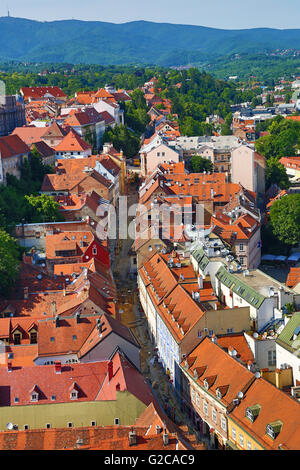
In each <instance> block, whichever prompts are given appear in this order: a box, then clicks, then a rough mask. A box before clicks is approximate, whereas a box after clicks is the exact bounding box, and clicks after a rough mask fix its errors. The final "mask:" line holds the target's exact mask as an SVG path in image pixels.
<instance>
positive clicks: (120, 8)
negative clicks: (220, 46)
mask: <svg viewBox="0 0 300 470" xmlns="http://www.w3.org/2000/svg"><path fill="white" fill-rule="evenodd" d="M243 4H244V5H245V6H244V7H243ZM8 8H9V9H10V14H11V16H15V17H22V18H30V19H35V20H42V21H52V20H62V19H71V18H75V19H81V20H95V21H109V22H113V23H125V22H127V21H135V20H142V19H143V20H148V21H155V22H158V23H163V22H165V23H180V24H194V25H202V26H211V27H215V28H225V29H230V28H232V29H241V28H255V27H272V28H281V29H283V28H300V0H251V1H250V2H249V1H248V2H247V1H244V2H243V1H242V0H150V1H148V2H147V1H145V0H144V1H143V0H127V1H126V0H51V1H50V2H45V1H41V0H1V1H0V16H6V15H7V9H8Z"/></svg>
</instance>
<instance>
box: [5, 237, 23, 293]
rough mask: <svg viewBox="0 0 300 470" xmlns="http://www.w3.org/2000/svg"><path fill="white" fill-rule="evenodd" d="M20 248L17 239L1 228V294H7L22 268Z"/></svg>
mask: <svg viewBox="0 0 300 470" xmlns="http://www.w3.org/2000/svg"><path fill="white" fill-rule="evenodd" d="M19 257H20V250H19V247H18V244H17V240H15V239H14V238H12V237H11V236H10V235H9V234H8V233H7V232H5V230H3V229H0V294H1V295H7V293H8V291H10V289H11V288H12V287H13V285H14V283H15V281H16V279H17V277H18V274H19V270H20V261H19Z"/></svg>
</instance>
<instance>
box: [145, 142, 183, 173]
mask: <svg viewBox="0 0 300 470" xmlns="http://www.w3.org/2000/svg"><path fill="white" fill-rule="evenodd" d="M179 161H180V154H179V152H177V151H176V150H174V149H172V148H171V147H169V146H168V145H165V144H160V145H158V146H157V147H155V148H154V149H152V150H150V151H149V152H143V153H141V173H142V175H143V176H146V175H149V174H151V173H152V172H153V171H154V170H155V169H156V168H157V167H158V166H159V165H162V164H164V163H178V162H179Z"/></svg>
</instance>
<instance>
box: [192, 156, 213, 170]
mask: <svg viewBox="0 0 300 470" xmlns="http://www.w3.org/2000/svg"><path fill="white" fill-rule="evenodd" d="M189 170H190V171H191V172H192V173H203V172H204V171H206V172H208V171H210V172H211V171H212V170H213V164H212V162H211V161H210V160H208V159H207V158H203V157H200V155H193V156H192V157H191V159H190V163H189Z"/></svg>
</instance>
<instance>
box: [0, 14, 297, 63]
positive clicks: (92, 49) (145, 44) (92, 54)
mask: <svg viewBox="0 0 300 470" xmlns="http://www.w3.org/2000/svg"><path fill="white" fill-rule="evenodd" d="M291 48H292V49H300V29H296V30H276V29H268V28H259V29H248V30H222V29H214V28H206V27H203V26H189V25H175V24H167V23H152V22H147V21H134V22H130V23H123V24H114V23H104V22H98V21H97V22H96V21H79V20H65V21H52V22H39V21H32V20H27V19H22V18H12V17H2V18H0V60H18V61H29V62H65V63H66V62H67V63H74V64H76V63H89V64H103V65H111V64H116V65H118V64H130V63H131V64H145V65H151V64H157V65H162V66H173V65H185V64H189V63H193V64H195V63H199V62H201V61H207V60H210V58H215V57H218V56H222V55H223V54H232V53H258V52H264V51H271V50H275V49H291Z"/></svg>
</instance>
